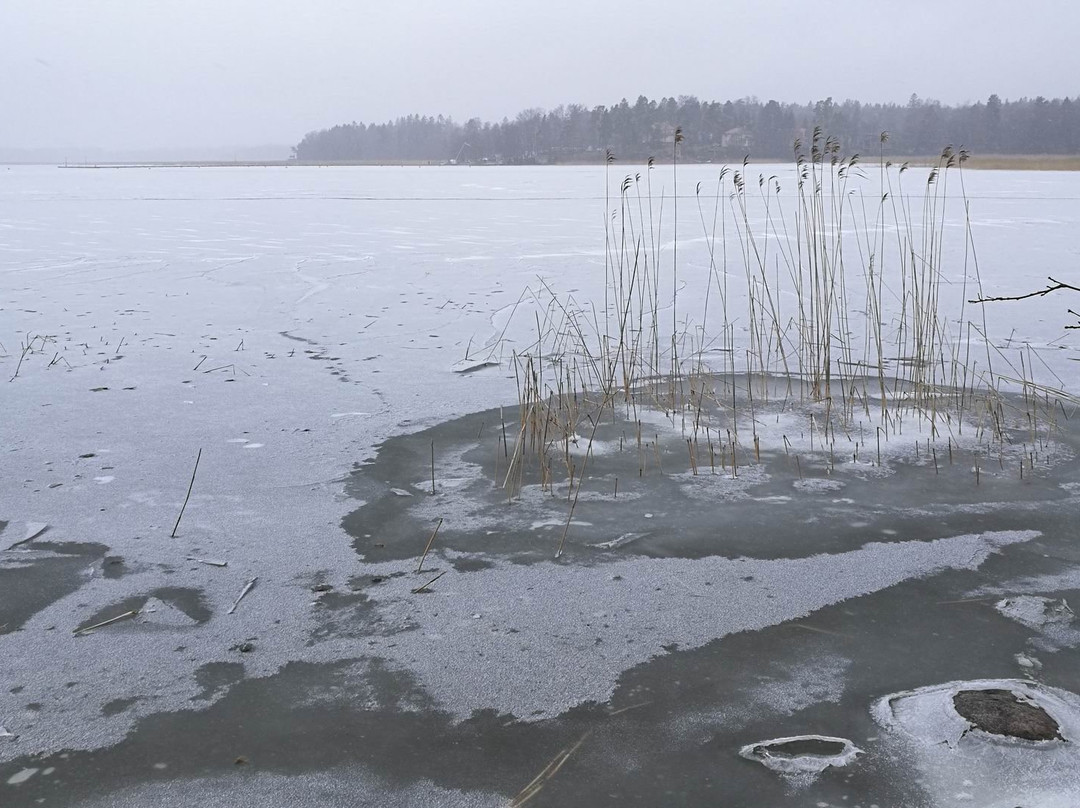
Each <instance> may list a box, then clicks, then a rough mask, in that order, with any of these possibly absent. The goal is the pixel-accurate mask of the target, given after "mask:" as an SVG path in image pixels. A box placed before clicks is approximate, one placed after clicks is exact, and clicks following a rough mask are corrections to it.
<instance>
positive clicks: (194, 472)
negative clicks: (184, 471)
mask: <svg viewBox="0 0 1080 808" xmlns="http://www.w3.org/2000/svg"><path fill="white" fill-rule="evenodd" d="M201 459H202V449H201V448H200V449H199V453H198V454H197V455H196V456H195V468H194V469H193V470H192V472H191V482H189V483H188V487H187V496H185V497H184V504H183V505H181V506H180V515H179V516H177V517H176V524H175V525H173V529H172V533H170V534H169V538H170V539H175V538H176V529H177V528H178V527H180V520H181V519H182V518H183V516H184V509H185V508H187V504H188V500H189V499H191V489H192V487H193V486H194V485H195V475H196V474H197V473H198V471H199V460H201Z"/></svg>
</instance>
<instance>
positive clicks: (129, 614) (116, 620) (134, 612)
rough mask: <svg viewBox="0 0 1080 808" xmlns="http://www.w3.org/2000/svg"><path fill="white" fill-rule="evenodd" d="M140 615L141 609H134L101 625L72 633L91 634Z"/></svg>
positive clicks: (95, 624)
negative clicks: (97, 629)
mask: <svg viewBox="0 0 1080 808" xmlns="http://www.w3.org/2000/svg"><path fill="white" fill-rule="evenodd" d="M138 614H139V609H132V610H131V611H130V612H124V613H123V614H118V615H116V617H110V618H109V619H108V620H102V621H101V622H100V623H94V625H92V626H87V627H86V628H77V629H75V630H74V631H73V632H71V633H72V634H89V633H90V632H91V631H93V630H94V629H96V628H104V627H105V626H111V625H112V624H113V623H119V622H120V621H121V620H127V619H128V618H130V617H137V616H138Z"/></svg>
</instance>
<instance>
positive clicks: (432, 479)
mask: <svg viewBox="0 0 1080 808" xmlns="http://www.w3.org/2000/svg"><path fill="white" fill-rule="evenodd" d="M431 493H432V494H434V493H435V441H432V442H431Z"/></svg>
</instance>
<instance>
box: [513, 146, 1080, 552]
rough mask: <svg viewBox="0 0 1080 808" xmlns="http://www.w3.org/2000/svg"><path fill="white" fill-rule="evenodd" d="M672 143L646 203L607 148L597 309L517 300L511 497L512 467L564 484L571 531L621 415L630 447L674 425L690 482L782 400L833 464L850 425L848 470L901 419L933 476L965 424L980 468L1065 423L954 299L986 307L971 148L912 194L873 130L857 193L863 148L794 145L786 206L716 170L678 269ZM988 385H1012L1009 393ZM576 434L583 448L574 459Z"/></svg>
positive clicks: (1050, 392) (636, 178) (646, 189)
mask: <svg viewBox="0 0 1080 808" xmlns="http://www.w3.org/2000/svg"><path fill="white" fill-rule="evenodd" d="M681 139H682V132H681V130H680V131H678V132H676V135H675V137H674V138H673V144H672V148H673V158H674V160H673V163H674V167H673V169H672V171H673V174H672V178H673V191H672V194H671V195H670V196H669V195H667V194H666V193H665V192H664V191H663V190H662V189H660V190H659V193H658V194H657V192H656V191H654V188H653V185H654V180H653V175H654V173H655V170H654V164H653V161H652V160H650V161H649V163H648V165H647V166H646V168H645V171H644V173H643V174H642V173H635V174H629V175H627V176H625V178H623V179H622V180H621V181H620V182H619V184H618V186H617V195H615V196H614V199H613V198H612V196H613V195H612V193H611V188H612V186H611V184H610V172H611V167H612V165H613V163H614V156H613V155H611V153H610V152H609V153H608V159H607V160H606V163H605V200H606V208H605V209H606V211H608V213H609V214H610V215H605V254H604V267H605V283H604V300H603V308H602V310H600V311H597V309H596V307H595V306H583V305H580V304H579V303H578V302H577V301H576V300H575V299H574V298H573V297H568V298H566V299H560V298H559V297H558V296H557V295H556V294H555V293H554V292H553V291H552V290H551V289H550V287H548V286H547V284H544V283H541V288H539V289H538V290H530V292H529V294H531V295H532V297H533V299H534V301H535V302H536V303H537V304H538V306H539V309H540V310H541V311H542V315H541V314H538V315H537V317H536V340H535V342H533V343H532V345H531V346H529V347H528V348H525V349H523V350H519V351H517V352H515V354H514V357H513V366H514V369H515V372H516V374H517V384H518V398H519V422H518V424H517V427H516V433H517V434H516V438H513V431H512V432H511V437H512V438H513V440H512V446H513V449H512V450H511V449H510V445H511V443H510V441H509V439H508V437H507V435H506V431H505V429H504V432H503V435H502V436H501V440H502V442H503V446H502V452H503V453H504V454H505V455H506V457H507V471H506V474H505V477H504V478H503V479H502V484H503V486H504V487H505V489H506V491H507V495H508V497H510V498H511V499H512V498H513V497H514V495H515V493H516V492H517V491H518V490H520V487H521V485H522V484H523V481H524V480H525V475H526V473H527V472H528V473H529V475H530V477H529V479H530V480H532V481H535V482H537V483H539V485H540V486H542V487H543V488H544V489H545V490H554V483H555V481H556V480H559V481H560V482H561V481H562V480H566V481H567V482H568V487H567V491H568V499H569V508H570V516H569V517H568V519H567V526H569V523H570V519H571V518H572V516H573V509H574V506H575V504H576V501H577V492H579V491H580V487H581V482H582V480H583V479H584V478H585V475H586V471H587V467H588V463H589V458H590V454H591V453H590V451H589V449H590V448H591V446H592V443H593V440H594V438H595V436H596V429H597V427H598V425H599V424H600V423H601V422H602V421H610V422H617V421H620V420H622V421H625V422H626V423H627V424H628V425H630V426H631V427H634V429H635V431H636V441H635V439H633V438H631V440H630V443H634V442H636V444H637V450H638V452H639V454H643V451H642V442H643V441H642V435H641V418H640V414H641V410H642V408H647V409H652V410H658V411H661V412H664V413H666V414H667V416H668V419H669V420H670V421H671V423H672V424H677V425H678V426H679V427H680V429H681V430H682V434H683V437H684V439H685V441H686V443H687V458H688V466H689V468H691V469H692V471H693V473H694V474H697V473H698V471H699V469H700V468H701V467H703V466H704V462H703V461H704V459H705V458H706V457H707V458H708V463H709V464H710V468H711V469H713V470H715V467H716V466H717V463H718V460H717V459H718V457H719V458H720V461H719V462H720V463H721V464H722V465H723V468H725V469H727V468H728V467H730V468H731V470H732V473H734V474H737V470H738V464H739V463H740V462H744V461H743V460H742V459H745V458H751V457H752V458H755V459H760V456H761V452H762V450H763V447H762V445H761V440H760V436H759V434H758V424H759V416H760V411H761V409H762V408H763V407H766V406H769V407H770V411H773V410H774V409H775V407H776V405H777V403H779V410H780V411H781V412H783V411H784V410H785V409H790V408H802V409H803V410H805V412H806V413H807V414H808V415H809V419H810V435H811V449H812V450H813V451H817V452H821V453H827V454H828V455H829V457H830V458H833V457H835V455H836V453H837V444H838V440H837V438H838V436H840V435H842V436H844V437H846V438H847V441H846V443H847V444H851V443H852V439H851V432H852V429H853V428H854V427H855V425H856V424H858V425H859V429H860V430H861V431H862V437H863V439H862V441H855V442H854V443H855V455H856V458H857V457H858V454H859V452H860V451H862V452H863V456H864V457H866V456H870V457H871V462H872V458H873V457H874V456H875V455H876V458H877V462H878V463H879V464H880V456H881V448H880V447H881V443H882V441H885V442H886V443H887V442H888V441H889V440H891V439H894V438H896V437H899V436H900V435H902V434H903V431H904V426H905V423H906V424H907V425H908V427H909V434H910V427H911V425H912V424H913V423H914V424H917V425H918V431H920V432H921V433H925V434H926V436H927V437H926V440H925V451H926V453H927V455H928V456H932V457H933V460H934V468H935V471H937V469H938V468H939V461H938V454H939V453H940V454H942V455H943V456H944V455H946V454H947V455H948V457H949V459H950V461H951V460H952V455H953V452H954V450H955V449H956V448H957V447H959V446H960V445H961V440H960V438H961V436H963V434H964V431H965V430H967V431H968V432H969V435H968V438H967V439H966V440H965V441H964V444H965V445H966V446H969V447H971V446H973V447H976V448H974V449H970V451H973V452H974V463H975V468H976V470H978V469H979V463H980V462H982V463H983V464H984V465H985V464H986V463H987V462H989V459H990V458H993V457H995V456H996V457H997V458H998V462H1000V463H1002V464H1003V463H1004V458H1005V456H1006V455H1007V454H1009V455H1010V456H1011V455H1013V454H1015V451H1014V447H1013V445H1012V444H1013V443H1015V442H1016V441H1017V436H1018V434H1020V433H1019V432H1018V429H1019V428H1020V427H1022V428H1023V430H1024V431H1025V432H1026V433H1027V436H1028V437H1027V438H1026V440H1025V441H1024V444H1023V451H1024V453H1025V454H1027V455H1030V463H1029V465H1030V467H1031V468H1032V469H1033V468H1034V464H1035V462H1036V461H1035V458H1036V455H1037V453H1038V452H1040V451H1042V452H1043V453H1044V454H1045V453H1046V451H1047V448H1048V446H1049V444H1050V442H1051V439H1052V437H1053V435H1054V432H1055V429H1056V426H1057V417H1058V415H1059V413H1060V414H1062V415H1066V417H1067V413H1066V409H1065V404H1066V403H1068V404H1069V405H1070V406H1075V404H1076V403H1077V402H1076V400H1075V399H1073V398H1072V397H1071V396H1070V395H1069V394H1068V393H1067V392H1066V391H1064V390H1062V389H1056V388H1050V387H1046V386H1043V385H1040V384H1037V383H1036V382H1035V381H1034V378H1035V374H1034V367H1033V364H1032V363H1033V362H1034V361H1035V360H1037V359H1038V356H1037V354H1035V353H1034V352H1032V351H1031V348H1030V346H1028V347H1027V349H1026V352H1025V351H1021V352H1020V354H1019V361H1018V362H1017V361H1013V360H1012V359H1011V358H1010V357H1009V356H1008V355H1006V353H1005V352H1004V351H1003V350H1001V349H998V348H996V347H994V346H993V344H992V343H991V341H990V340H989V338H988V336H987V322H986V316H985V312H984V310H983V307H982V306H978V307H974V306H968V305H967V304H966V301H967V300H968V298H970V297H974V298H976V300H981V299H982V298H984V295H983V289H982V280H981V274H980V271H979V262H978V257H977V253H976V250H975V245H974V241H973V239H972V233H971V226H970V219H969V211H968V203H967V199H966V195H965V194H964V187H963V166H964V163H965V162H966V160H967V159H968V154H967V152H966V151H964V150H963V149H961V150H959V151H957V150H954V149H953V148H952V147H947V148H945V149H944V150H943V151H942V153H941V155H940V156H939V158H938V160H937V162H936V163H935V164H934V165H933V166H932V167H931V169H930V171H929V173H928V175H927V178H926V180H925V182H924V183H923V184H922V186H921V188H920V189H919V191H918V192H917V193H914V194H912V193H910V192H909V190H908V188H907V187H906V185H905V180H906V179H907V177H906V176H905V175H907V173H908V171H909V167H908V165H907V164H903V165H900V166H894V165H893V164H892V163H890V162H889V161H888V160H887V159H886V157H885V145H886V143H887V141H888V135H887V134H886V133H882V135H881V139H880V143H881V147H880V150H881V153H880V155H879V161H878V164H877V167H876V171H875V172H874V173H876V175H877V182H876V187H872V189H871V190H872V194H873V196H872V197H868V196H867V195H866V193H865V190H866V189H865V186H866V185H867V184H870V185H871V186H873V185H875V184H874V183H873V182H872V176H868V175H867V174H866V173H865V172H864V171H863V169H862V168H861V166H860V162H859V156H858V155H852V156H851V157H843V156H841V154H840V145H839V142H838V141H837V140H836V139H834V138H830V137H826V136H824V134H823V133H822V132H821V130H820V129H816V130H815V131H814V133H813V136H812V138H811V140H810V142H809V144H808V147H807V146H805V145H804V144H802V143H800V142H798V141H797V142H796V143H795V145H794V169H795V176H794V183H795V187H794V189H793V191H794V192H793V194H790V193H789V194H788V195H784V193H782V189H781V183H780V179H779V178H778V177H777V176H775V175H774V176H769V177H766V176H764V175H760V176H758V177H757V179H756V182H755V181H753V180H752V179H751V178H750V177H748V175H747V170H748V169H747V166H748V162H747V161H744V163H743V164H742V166H740V167H737V168H735V169H730V168H727V167H725V168H723V169H722V170H721V171H720V172H719V177H718V179H717V183H716V187H715V189H711V188H709V189H706V188H703V187H702V185H701V184H699V185H698V186H697V188H696V191H695V194H694V199H695V201H696V206H697V214H698V217H697V218H698V219H699V221H700V224H701V239H700V240H701V241H702V242H703V243H704V247H705V253H706V255H707V261H708V264H707V267H705V268H704V271H703V268H702V267H701V266H694V265H690V264H689V263H687V264H686V265H680V263H679V260H680V259H679V256H680V250H679V233H678V230H677V228H676V225H675V222H674V221H672V222H671V224H670V226H666V224H665V219H664V216H665V206H667V205H670V207H671V208H673V209H674V210H677V205H678V202H679V198H678V195H677V185H675V184H674V183H675V176H676V175H675V171H677V165H678V145H679V141H680V140H681ZM950 185H953V187H954V190H956V188H957V187H958V189H959V192H960V195H959V196H960V201H959V202H958V201H957V200H956V198H955V197H954V198H953V199H951V200H950ZM950 202H951V204H953V205H956V204H961V203H962V205H963V211H964V228H963V249H962V261H960V262H958V265H953V266H949V267H946V266H945V255H946V250H945V237H946V231H947V229H948V228H947V227H946V223H947V219H946V215H947V209H948V208H949V204H950ZM613 203H614V204H613ZM673 217H674V214H673ZM666 238H667V239H669V242H668V245H667V246H666V247H665V244H664V239H666ZM684 253H685V251H684ZM952 254H955V249H954V251H953V253H952ZM695 273H696V274H695ZM688 278H690V279H691V280H690V281H689V282H688V281H687V279H688ZM669 281H670V284H669ZM969 287H970V288H969ZM668 290H670V292H669V291H668ZM1025 353H1026V355H1025ZM1039 361H1041V360H1039ZM995 365H997V369H995ZM1002 383H1005V385H1004V386H1007V385H1010V384H1011V385H1015V386H1016V387H1017V388H1018V389H1019V390H1020V393H1021V395H1020V396H1019V397H1018V399H1014V398H1012V397H1007V396H1006V395H1004V394H1003V392H1002V390H1003V389H1004V386H1003V384H1002ZM1062 386H1063V385H1062ZM635 425H636V427H635ZM815 430H816V434H815ZM867 431H869V434H870V436H871V437H867ZM581 442H584V443H585V445H586V447H587V448H586V451H585V452H584V453H581V452H575V451H572V446H575V445H577V444H579V443H581ZM646 442H647V441H646ZM783 442H784V445H783V446H781V447H769V448H772V449H774V450H779V449H781V448H782V449H783V450H784V452H785V454H790V448H789V446H788V445H787V442H788V441H787V436H784V441H783ZM867 444H869V447H868V446H867ZM939 444H944V445H940V446H939ZM843 452H844V453H846V452H847V448H844V449H843ZM980 455H981V458H982V459H981V461H980ZM657 461H658V462H659V454H657ZM796 462H797V463H799V461H798V457H796ZM830 462H832V461H831V460H830ZM799 466H800V469H801V463H799ZM640 468H641V469H643V468H644V462H642V463H641V464H640ZM1020 473H1021V475H1022V474H1023V463H1021V472H1020ZM800 475H801V470H800ZM976 480H978V473H976ZM565 538H566V532H565V531H564V533H563V537H562V541H560V545H559V552H560V553H561V550H562V546H563V543H564V542H565Z"/></svg>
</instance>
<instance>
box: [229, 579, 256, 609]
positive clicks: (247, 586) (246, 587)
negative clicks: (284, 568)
mask: <svg viewBox="0 0 1080 808" xmlns="http://www.w3.org/2000/svg"><path fill="white" fill-rule="evenodd" d="M258 582H259V577H258V576H255V577H254V578H252V579H251V580H250V581H248V582H247V583H246V584H244V588H243V589H242V590H240V594H239V595H237V596H236V600H234V601H233V605H232V606H230V607H229V611H228V613H229V614H233V613H234V612H235V611H236V607H237V606H239V605H240V601H242V600H243V599H244V598H246V597H247V594H248V592H250V591H251V590H252V589H254V588H255V584H257V583H258Z"/></svg>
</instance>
